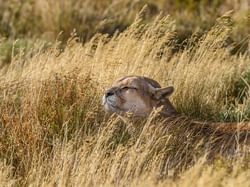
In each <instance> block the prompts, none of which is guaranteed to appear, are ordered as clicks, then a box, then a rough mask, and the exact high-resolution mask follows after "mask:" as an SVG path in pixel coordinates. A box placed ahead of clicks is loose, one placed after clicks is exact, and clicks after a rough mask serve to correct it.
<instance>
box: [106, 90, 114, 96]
mask: <svg viewBox="0 0 250 187" xmlns="http://www.w3.org/2000/svg"><path fill="white" fill-rule="evenodd" d="M114 94H115V93H114V91H112V90H108V91H107V92H106V94H105V96H106V97H109V96H112V95H114Z"/></svg>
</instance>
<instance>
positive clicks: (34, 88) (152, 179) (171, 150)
mask: <svg viewBox="0 0 250 187" xmlns="http://www.w3.org/2000/svg"><path fill="white" fill-rule="evenodd" d="M10 2H11V3H10ZM18 2H19V1H9V3H5V1H2V2H1V0H0V10H1V9H2V10H3V11H0V18H1V20H4V19H5V20H7V21H6V23H9V25H8V24H7V25H6V23H4V22H3V21H2V22H1V24H5V26H6V27H3V26H1V29H2V31H0V33H1V35H2V39H1V42H0V56H1V57H2V58H0V61H1V69H0V83H1V84H0V90H1V91H0V186H187V187H188V186H250V182H249V178H250V155H249V151H250V146H249V144H250V143H249V139H247V133H244V134H243V133H241V132H235V133H221V132H214V131H213V130H211V129H206V128H204V129H203V128H200V127H199V128H198V127H196V126H195V125H193V124H192V120H200V121H209V122H235V123H239V122H244V121H249V120H250V96H249V83H250V69H249V65H250V49H249V42H250V40H249V27H248V26H247V24H246V23H249V20H248V19H247V16H246V17H244V16H243V17H242V19H240V20H238V22H237V19H236V17H237V16H238V15H245V14H244V12H247V10H245V8H244V6H243V5H244V3H246V2H247V1H241V3H239V2H238V3H230V2H231V1H225V2H226V3H225V2H224V3H222V2H221V1H201V2H203V3H197V2H196V1H167V0H166V1H164V0H161V1H160V0H159V1H156V3H154V2H153V1H147V2H148V3H149V6H148V8H146V7H144V8H143V9H141V7H142V6H143V3H144V2H139V1H138V2H139V4H138V5H137V4H136V3H138V2H137V1H131V2H132V4H133V3H134V4H133V6H132V5H131V3H129V2H127V1H111V0H110V1H98V0H92V1H74V0H71V1H59V0H58V1H55V4H54V5H53V7H54V8H53V9H51V6H48V4H49V2H50V1H23V2H22V3H21V4H18ZM76 2H79V4H77V3H76ZM83 2H85V3H83ZM122 2H123V3H124V5H121V4H120V3H122ZM174 2H175V3H174ZM209 2H213V3H212V4H210V3H209ZM15 3H17V4H18V5H16V4H15ZM41 3H45V4H46V3H47V5H46V6H47V9H45V8H46V6H45V5H41ZM140 3H142V5H141V4H140ZM168 3H169V6H167V5H168ZM19 6H20V7H21V8H20V7H19ZM131 6H132V7H134V9H132V10H133V11H128V10H131ZM206 6H207V7H208V8H207V9H205V10H203V8H202V7H206ZM6 7H9V8H6ZM41 7H43V8H44V7H45V8H44V9H42V8H41ZM63 7H64V9H63ZM86 7H88V9H86ZM103 7H105V8H103ZM117 7H119V8H120V9H117ZM182 7H185V11H182V10H181V8H182ZM197 7H199V9H198V10H199V11H198V12H196V11H195V10H197ZM241 7H243V8H241ZM23 8H24V9H23ZM39 8H40V9H39ZM126 8H127V9H126ZM230 8H233V9H235V10H236V12H227V13H225V14H223V13H224V10H228V9H230ZM38 9H39V10H40V11H38ZM158 9H159V10H164V12H163V13H159V12H158ZM242 9H243V10H242ZM14 10H15V11H16V12H18V11H20V12H18V13H16V14H13V13H12V11H14ZM34 10H36V11H34ZM83 10H84V12H82V11H83ZM212 10H216V14H211V13H210V14H209V11H212ZM217 10H218V11H217ZM219 10H221V12H220V11H219ZM64 11H66V12H64ZM139 11H140V13H138V12H139ZM167 11H169V12H170V13H171V14H172V15H171V16H168V15H166V14H167V13H166V12H167ZM248 11H249V9H248ZM3 12H4V13H5V14H4V15H3V14H1V13H3ZM6 12H7V13H6ZM136 12H137V13H138V14H136ZM80 13H82V14H80ZM33 14H36V16H37V17H35V15H33ZM47 14H51V15H52V16H51V17H52V18H53V19H48V18H47V17H46V15H47ZM117 14H118V15H117ZM183 14H185V15H186V16H183ZM11 15H12V16H11ZM13 15H15V16H13ZM25 15H26V16H27V18H29V19H31V18H33V19H32V20H29V19H23V18H25ZM30 15H32V16H30ZM59 15H60V16H65V17H63V18H61V17H60V16H59ZM79 15H85V16H86V17H84V16H83V17H82V16H79ZM153 15H154V16H153ZM197 15H199V16H200V17H199V19H200V18H202V17H203V16H204V17H203V18H204V19H205V18H206V19H207V20H208V21H209V23H208V22H202V20H198V19H196V20H194V19H190V18H192V17H195V16H197ZM8 16H9V17H8ZM20 16H21V17H20ZM77 16H79V17H81V19H77V18H78V17H77ZM89 16H90V17H89ZM91 16H92V17H91ZM105 16H106V17H108V18H112V16H113V17H115V18H116V19H115V20H113V21H115V22H112V24H111V22H105V21H110V20H105V21H104V20H103V19H104V18H106V17H105ZM209 16H211V18H210V17H209ZM219 16H220V17H219ZM7 18H11V19H9V20H8V19H7ZM87 20H88V21H87ZM185 20H189V22H186V24H187V25H188V26H189V28H190V30H188V29H187V30H188V31H187V32H185V33H184V34H183V33H182V32H183V27H184V26H185V25H183V24H182V22H185ZM33 22H34V23H33ZM89 22H91V24H93V25H91V24H90V25H89V24H88V23H89ZM191 22H196V23H191ZM35 23H36V24H35ZM97 23H98V24H100V25H101V24H104V23H105V24H108V25H109V26H108V27H107V28H108V30H105V29H106V28H105V29H104V30H101V31H102V32H101V31H100V30H98V29H97V30H94V27H96V26H97ZM113 23H115V24H114V25H113ZM118 23H119V24H118ZM243 23H244V24H243ZM26 24H27V25H26ZM110 24H111V25H113V26H112V27H111V25H110ZM203 24H204V25H205V27H204V26H203ZM29 25H30V26H29ZM77 26H79V27H78V28H77ZM81 27H84V28H85V27H87V28H85V29H83V28H81ZM4 28H7V30H4ZM74 28H75V31H74V32H72V30H74ZM103 28H104V27H103ZM111 28H112V29H113V30H112V29H111ZM118 28H120V29H121V31H122V32H119V31H117V32H114V31H115V30H116V29H118ZM185 28H186V27H185ZM8 29H9V30H8ZM81 29H82V30H81ZM109 29H111V30H109ZM184 30H185V29H184ZM60 31H64V32H65V34H64V36H63V37H62V38H60V35H59V33H60ZM99 31H100V32H99ZM1 35H0V36H1ZM16 39H18V40H16ZM13 41H14V43H13ZM131 74H133V75H144V76H149V77H151V78H153V79H155V80H157V81H159V82H160V84H161V85H173V86H174V87H175V92H174V94H173V96H171V101H172V102H173V104H174V105H175V106H176V108H177V110H178V111H179V112H181V113H182V114H183V116H182V117H180V118H178V119H175V120H171V119H161V118H159V116H158V114H157V111H156V112H154V113H152V114H151V116H150V117H148V118H147V119H142V120H135V119H133V118H131V117H130V116H127V117H121V116H117V115H112V116H110V115H107V114H106V113H105V112H104V111H103V109H102V106H101V97H102V94H103V91H104V90H105V89H106V88H107V87H108V86H109V85H110V84H112V82H113V81H114V80H115V79H117V78H119V77H122V76H124V75H131Z"/></svg>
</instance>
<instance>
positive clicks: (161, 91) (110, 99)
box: [103, 76, 177, 116]
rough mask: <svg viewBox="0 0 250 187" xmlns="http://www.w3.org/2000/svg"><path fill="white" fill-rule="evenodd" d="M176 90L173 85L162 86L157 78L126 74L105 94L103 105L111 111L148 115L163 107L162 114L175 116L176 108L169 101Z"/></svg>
mask: <svg viewBox="0 0 250 187" xmlns="http://www.w3.org/2000/svg"><path fill="white" fill-rule="evenodd" d="M173 92H174V88H173V87H172V86H170V87H165V88H161V86H160V84H159V83H158V82H156V81H155V80H152V79H150V78H147V77H142V76H126V77H123V78H121V79H119V80H117V81H116V82H115V83H114V84H113V85H112V87H111V88H109V89H108V90H107V91H106V92H105V94H104V96H103V106H104V108H105V110H106V111H108V112H111V113H118V114H124V113H126V112H131V113H133V115H134V116H148V115H149V114H150V113H151V111H152V110H153V109H154V108H158V107H163V109H162V111H161V114H162V115H164V116H175V115H176V114H177V112H176V110H175V108H174V107H173V105H172V104H171V102H170V101H169V96H170V95H171V94H172V93H173Z"/></svg>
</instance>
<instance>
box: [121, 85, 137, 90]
mask: <svg viewBox="0 0 250 187" xmlns="http://www.w3.org/2000/svg"><path fill="white" fill-rule="evenodd" d="M128 89H134V90H137V88H135V87H128V86H124V87H122V90H128Z"/></svg>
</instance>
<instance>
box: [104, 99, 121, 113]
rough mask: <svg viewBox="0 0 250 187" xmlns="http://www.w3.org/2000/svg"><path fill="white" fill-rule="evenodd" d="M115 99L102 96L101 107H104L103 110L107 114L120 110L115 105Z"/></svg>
mask: <svg viewBox="0 0 250 187" xmlns="http://www.w3.org/2000/svg"><path fill="white" fill-rule="evenodd" d="M116 103H117V102H116V98H115V96H108V97H107V96H105V95H104V96H103V98H102V105H103V106H104V109H105V110H106V111H108V112H116V111H117V110H120V108H119V107H118V106H117V104H116Z"/></svg>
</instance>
